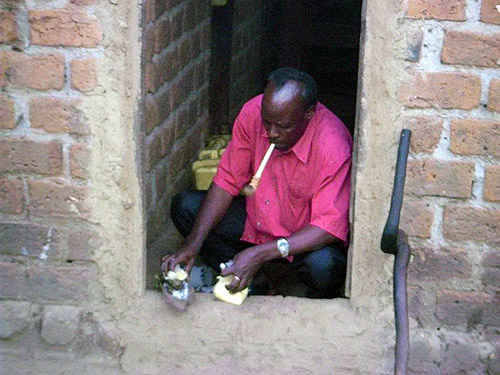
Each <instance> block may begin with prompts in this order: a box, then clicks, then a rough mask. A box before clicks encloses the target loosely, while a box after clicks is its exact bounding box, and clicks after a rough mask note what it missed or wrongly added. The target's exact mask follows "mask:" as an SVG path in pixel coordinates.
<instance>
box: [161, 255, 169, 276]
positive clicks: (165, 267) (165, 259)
mask: <svg viewBox="0 0 500 375" xmlns="http://www.w3.org/2000/svg"><path fill="white" fill-rule="evenodd" d="M170 257H171V255H167V256H164V257H163V260H162V262H161V270H162V271H163V272H168V263H169V262H170Z"/></svg>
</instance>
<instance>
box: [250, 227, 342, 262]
mask: <svg viewBox="0 0 500 375" xmlns="http://www.w3.org/2000/svg"><path fill="white" fill-rule="evenodd" d="M286 240H287V241H288V243H289V244H290V252H289V255H297V254H301V253H307V252H309V251H312V250H316V249H319V248H321V247H323V246H326V245H330V244H337V243H340V240H339V239H338V238H337V237H335V236H332V235H331V234H330V233H328V232H327V231H325V230H324V229H321V228H318V227H316V226H314V225H307V226H305V227H304V228H302V229H301V230H299V231H297V232H295V233H293V234H292V235H290V236H288V237H287V238H286ZM254 251H255V252H256V253H257V254H256V256H257V257H258V258H259V259H260V260H261V261H263V262H266V261H269V260H273V259H277V258H280V257H281V253H280V252H279V251H278V248H277V246H276V241H269V242H266V243H263V244H261V245H258V246H255V247H254Z"/></svg>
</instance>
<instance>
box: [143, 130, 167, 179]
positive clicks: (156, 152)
mask: <svg viewBox="0 0 500 375" xmlns="http://www.w3.org/2000/svg"><path fill="white" fill-rule="evenodd" d="M162 154H163V150H162V145H161V134H160V133H159V132H157V133H155V134H150V135H149V136H148V138H147V139H146V165H147V170H148V171H150V170H151V169H153V168H154V167H155V165H156V164H158V162H159V161H160V160H161V158H162Z"/></svg>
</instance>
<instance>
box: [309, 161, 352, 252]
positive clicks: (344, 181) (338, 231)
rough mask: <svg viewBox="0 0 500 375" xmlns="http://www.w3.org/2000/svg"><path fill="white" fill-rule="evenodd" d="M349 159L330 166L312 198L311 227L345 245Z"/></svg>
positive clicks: (346, 240) (347, 217) (347, 231)
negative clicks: (321, 230)
mask: <svg viewBox="0 0 500 375" xmlns="http://www.w3.org/2000/svg"><path fill="white" fill-rule="evenodd" d="M350 169H351V157H350V156H346V157H344V158H341V159H338V160H336V161H334V162H333V163H331V164H330V166H329V167H328V168H327V169H326V171H325V173H324V175H323V176H322V178H321V180H320V184H319V188H318V189H317V190H316V193H315V194H314V195H313V197H312V202H311V222H310V224H311V225H314V226H317V227H319V228H321V229H323V230H325V231H327V232H328V233H330V234H331V235H333V236H335V237H337V238H339V239H340V240H342V241H343V242H344V244H347V242H348V235H349V197H350Z"/></svg>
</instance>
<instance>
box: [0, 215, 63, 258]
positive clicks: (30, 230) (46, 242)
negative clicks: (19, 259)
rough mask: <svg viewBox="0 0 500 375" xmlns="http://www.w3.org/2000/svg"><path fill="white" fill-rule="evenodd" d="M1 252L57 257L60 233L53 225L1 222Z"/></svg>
mask: <svg viewBox="0 0 500 375" xmlns="http://www.w3.org/2000/svg"><path fill="white" fill-rule="evenodd" d="M0 243H1V244H2V246H1V247H0V252H1V253H3V254H8V255H17V256H19V255H24V256H30V257H40V256H42V258H45V257H47V258H57V257H58V256H59V255H60V246H59V235H58V233H57V230H55V229H54V228H53V227H49V226H45V225H38V224H33V223H0Z"/></svg>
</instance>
